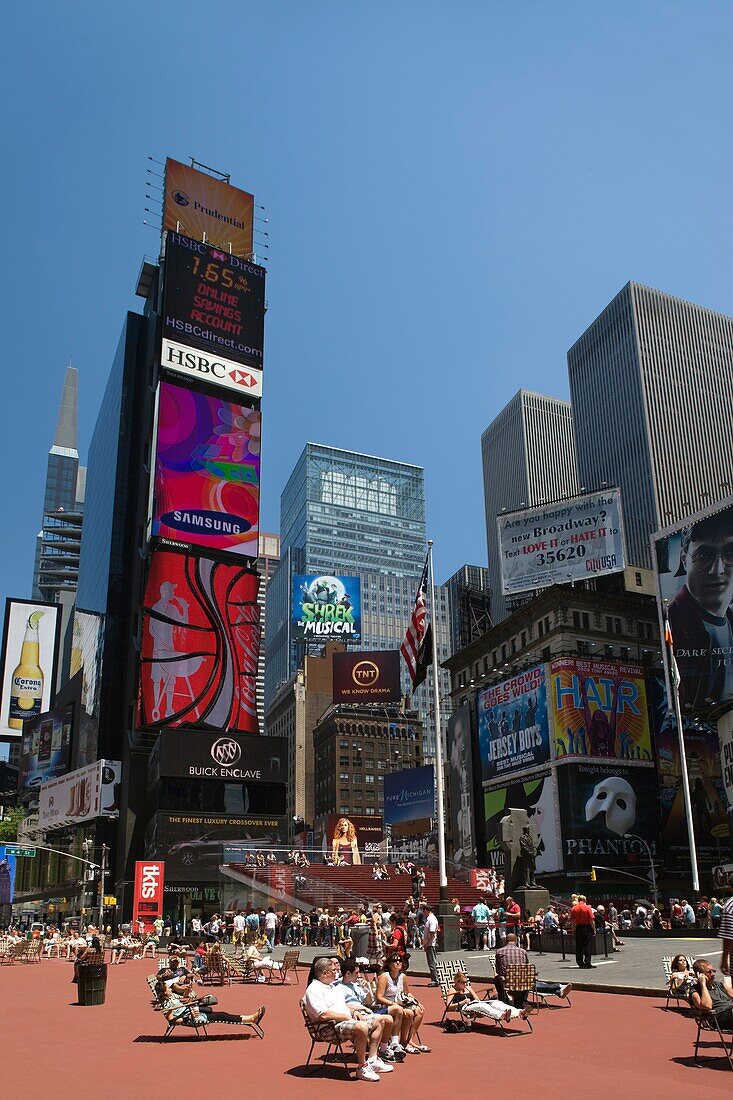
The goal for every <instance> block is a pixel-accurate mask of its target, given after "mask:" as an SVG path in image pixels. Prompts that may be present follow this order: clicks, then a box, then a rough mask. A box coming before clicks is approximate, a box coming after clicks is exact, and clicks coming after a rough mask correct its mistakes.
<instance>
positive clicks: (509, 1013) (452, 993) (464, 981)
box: [448, 970, 529, 1026]
mask: <svg viewBox="0 0 733 1100" xmlns="http://www.w3.org/2000/svg"><path fill="white" fill-rule="evenodd" d="M448 1008H457V1009H458V1010H459V1012H460V1013H461V1017H462V1018H463V1022H464V1024H465V1025H466V1026H470V1020H466V1019H465V1017H466V1016H471V1015H476V1016H488V1017H489V1019H491V1020H501V1021H502V1023H505V1024H508V1023H509V1021H510V1020H516V1019H522V1020H526V1019H527V1016H528V1014H529V1009H527V1008H522V1009H519V1008H515V1007H514V1006H513V1005H508V1004H505V1003H504V1002H503V1001H499V1000H497V999H495V998H491V999H489V997H488V990H487V991H486V997H485V998H484V999H483V1000H481V999H480V998H479V996H478V994H476V993H475V992H474V989H473V986H471V985H470V984H469V981H468V977H467V975H466V974H464V973H463V972H462V971H460V970H459V971H458V973H457V974H456V975H455V977H454V978H453V985H452V986H451V987H450V989H449V990H448Z"/></svg>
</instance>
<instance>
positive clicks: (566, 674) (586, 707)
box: [549, 657, 652, 761]
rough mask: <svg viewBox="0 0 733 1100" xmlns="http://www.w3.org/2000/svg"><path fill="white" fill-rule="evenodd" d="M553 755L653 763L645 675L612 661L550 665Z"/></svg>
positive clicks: (573, 660) (560, 661)
mask: <svg viewBox="0 0 733 1100" xmlns="http://www.w3.org/2000/svg"><path fill="white" fill-rule="evenodd" d="M549 670H550V712H551V723H552V738H553V747H554V756H555V758H556V759H558V760H559V759H562V758H565V757H569V756H580V757H582V756H600V757H613V758H614V759H616V760H629V761H630V760H651V759H652V743H651V731H650V723H649V711H648V708H647V698H646V685H645V682H644V671H643V669H642V668H639V667H638V666H637V665H623V664H619V663H618V662H616V661H584V660H579V659H577V658H575V657H560V658H558V659H557V660H555V661H551V662H550V665H549Z"/></svg>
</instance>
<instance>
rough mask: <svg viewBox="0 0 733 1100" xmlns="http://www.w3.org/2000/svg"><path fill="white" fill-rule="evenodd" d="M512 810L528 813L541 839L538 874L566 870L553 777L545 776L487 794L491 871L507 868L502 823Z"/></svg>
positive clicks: (486, 823) (488, 855)
mask: <svg viewBox="0 0 733 1100" xmlns="http://www.w3.org/2000/svg"><path fill="white" fill-rule="evenodd" d="M510 810H526V811H527V814H528V816H529V819H530V821H531V822H532V824H533V825H534V826H535V828H536V829H537V833H538V835H539V838H540V842H539V847H538V849H537V870H538V871H541V872H546V871H557V870H561V869H562V861H561V858H560V848H559V845H558V832H557V815H556V813H555V798H554V793H553V785H552V776H551V775H549V774H544V775H540V776H534V777H533V778H532V779H526V780H524V781H522V780H515V782H513V783H510V784H509V785H508V786H505V787H496V788H495V789H494V790H489V791H484V823H485V835H486V862H487V865H488V866H489V867H503V866H504V852H503V849H502V847H501V844H500V835H501V828H500V826H501V819H502V818H503V817H506V815H507V814H508V813H509V811H510Z"/></svg>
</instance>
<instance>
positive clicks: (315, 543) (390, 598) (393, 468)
mask: <svg viewBox="0 0 733 1100" xmlns="http://www.w3.org/2000/svg"><path fill="white" fill-rule="evenodd" d="M280 524H281V527H280V537H281V560H280V565H279V567H278V569H277V570H276V572H275V574H274V576H273V578H272V580H271V582H270V587H269V589H268V596H267V628H266V641H265V647H266V650H265V712H266V713H267V710H268V709H269V707H270V704H271V703H272V701H273V699H274V698H275V695H276V693H277V690H278V687H279V685H280V684H282V683H283V682H285V681H287V680H288V679H289V678H290V677H291V676H292V675H293V674H294V673H295V671H296V667H297V664H298V657H299V654H298V652H297V650H296V645H295V643H294V642H293V639H292V635H291V628H290V624H291V614H290V611H291V608H290V600H291V592H292V584H291V577H292V575H293V574H294V573H305V574H318V573H330V574H336V575H339V574H341V575H348V576H358V577H359V578H360V579H361V598H362V637H361V642H360V646H359V648H360V649H399V647H400V645H401V644H402V640H403V638H404V635H405V629H406V627H407V623H408V621H409V618H410V614H411V612H412V608H413V604H414V600H415V593H416V589H417V582H418V580H419V578H420V574H421V571H422V568H423V565H424V563H425V553H426V533H425V487H424V475H423V470H422V468H421V467H419V466H412V465H409V464H408V463H405V462H395V461H392V460H391V459H385V458H375V457H374V456H372V455H363V454H358V453H355V452H353V451H343V450H339V449H338V448H336V447H326V446H321V445H319V444H315V443H308V444H306V447H305V449H304V451H303V453H302V455H301V456H300V458H299V459H298V462H297V463H296V466H295V468H294V470H293V472H292V474H291V475H290V478H289V479H288V483H287V485H286V486H285V489H284V490H283V493H282V497H281V501H280ZM435 598H436V618H437V623H436V627H437V630H436V637H437V642H438V659H439V661H442V660H444V659H445V658H446V657H447V656H448V654H449V651H450V650H449V625H448V597H447V592H446V590H445V589H444V588H442V587H440V586H437V587H436V592H435ZM440 678H441V698H445V699H447V694H448V692H449V690H450V684H449V680H448V679H447V678H445V673H444V672H441V673H440ZM444 678H445V679H444ZM408 683H409V680H408V677H407V673H406V669H404V668H403V690H404V691H405V694H407V693H408ZM429 699H432V696H431V694H430V692H429V691H428V690H427V689H426V688H421V689H420V690H419V692H418V693H417V695H416V698H415V705H416V707H417V709H418V711H419V713H420V717H421V719H422V722H423V730H424V733H425V755H426V757H428V758H430V759H432V756H433V753H434V747H435V721H434V716H433V715H432V714H429V713H428V711H429V710H430V709H431V706H430V702H429Z"/></svg>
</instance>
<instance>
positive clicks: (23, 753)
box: [18, 701, 74, 791]
mask: <svg viewBox="0 0 733 1100" xmlns="http://www.w3.org/2000/svg"><path fill="white" fill-rule="evenodd" d="M57 702H58V701H57ZM73 728H74V703H73V702H70V703H67V704H66V706H63V707H62V706H58V705H57V706H56V707H55V708H54V709H53V710H51V711H47V712H46V713H45V714H38V715H36V717H35V718H26V720H25V722H24V723H23V739H22V741H21V746H20V767H19V774H18V789H19V790H21V791H24V790H30V789H32V788H34V787H40V785H41V784H42V783H47V782H48V780H49V779H55V778H56V777H57V776H59V775H63V774H64V773H65V772H67V771H68V770H69V765H70V761H71V743H72V735H73Z"/></svg>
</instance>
